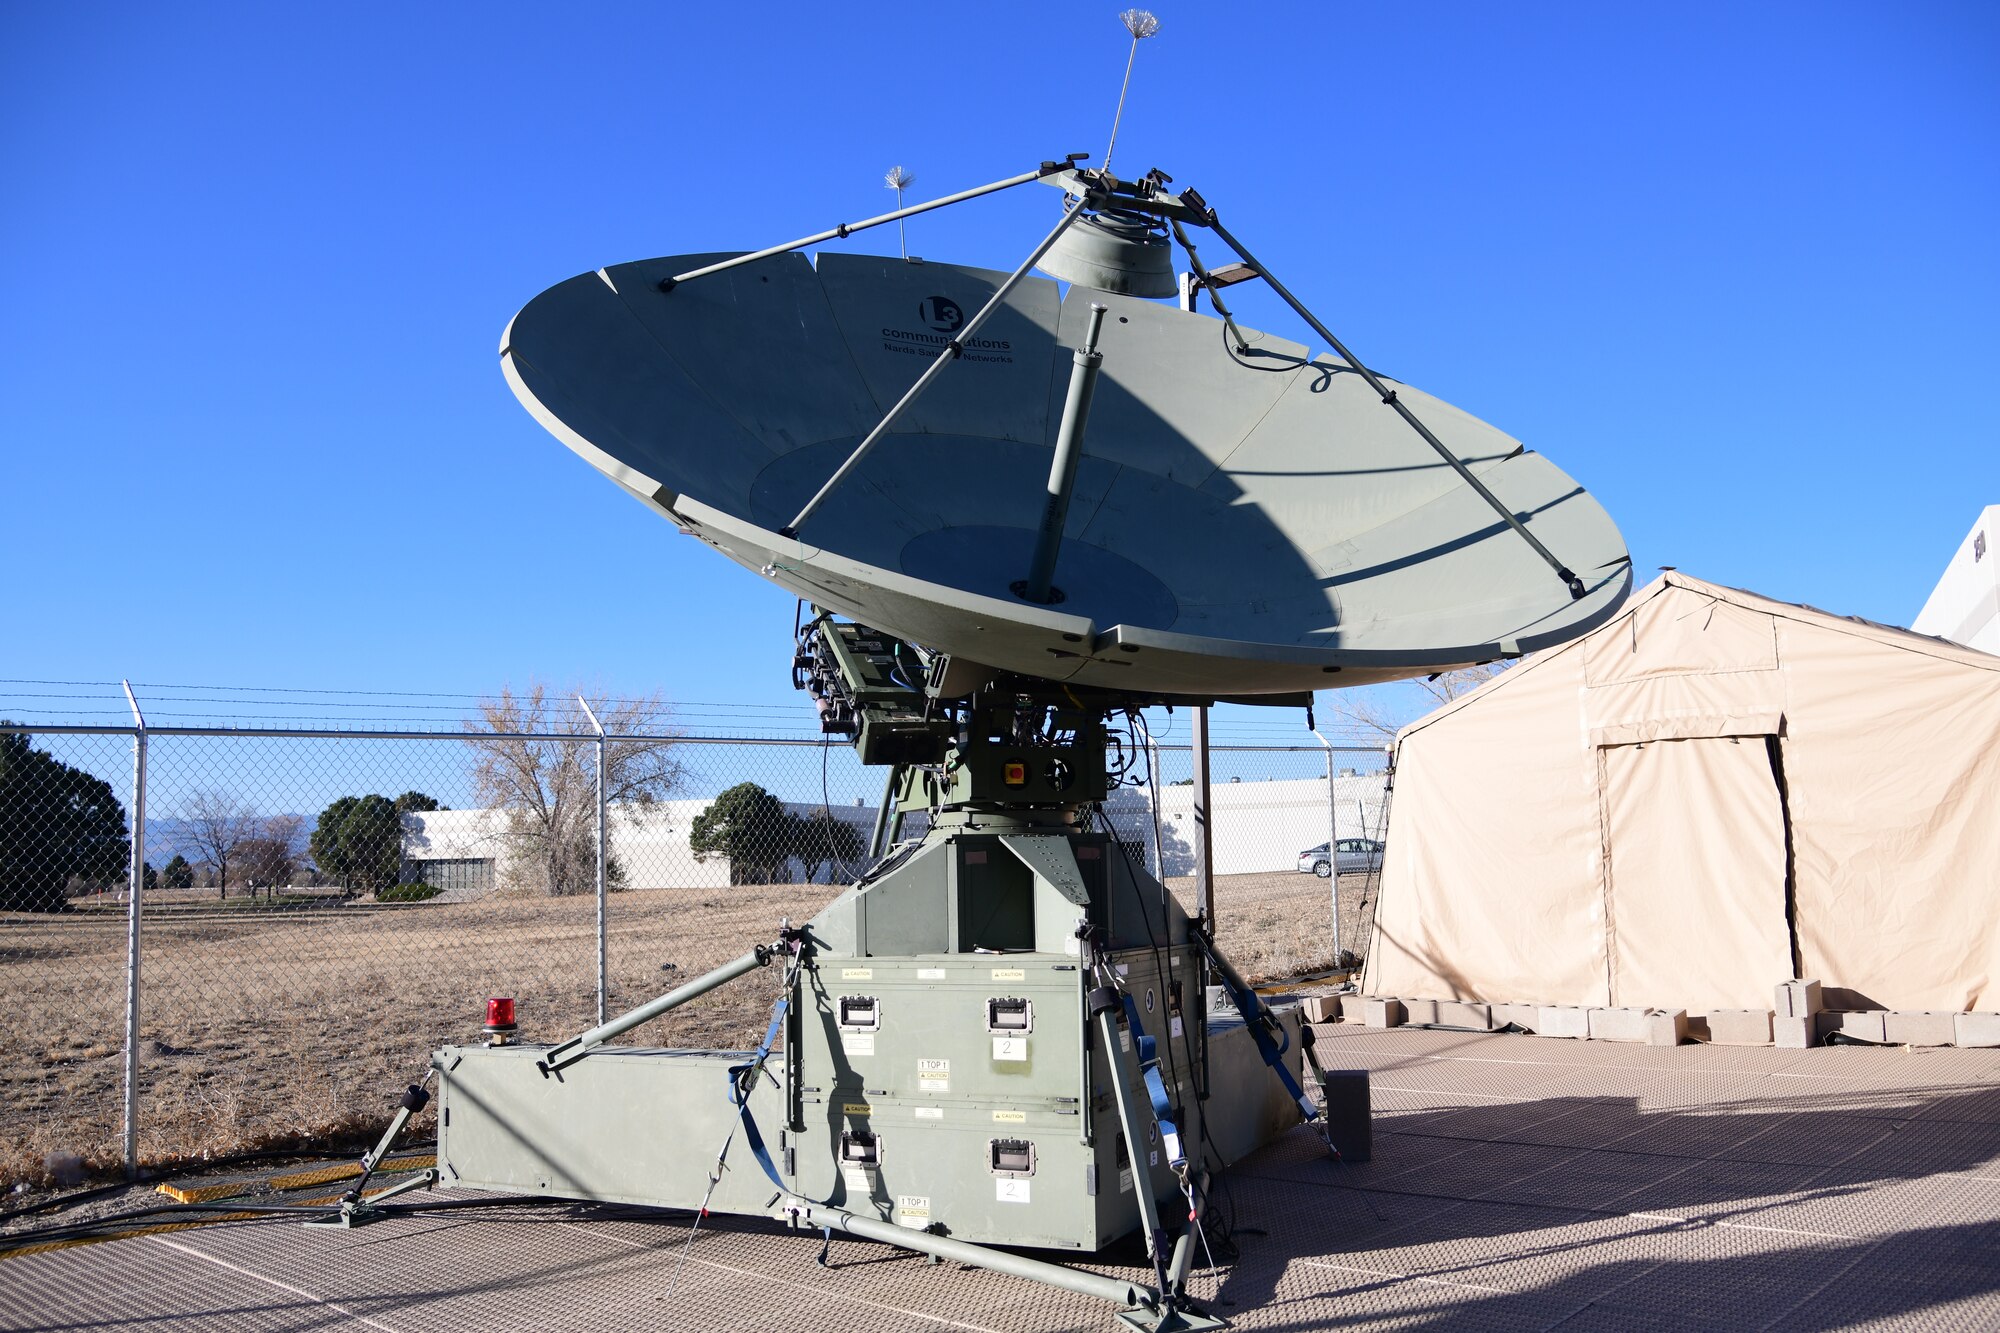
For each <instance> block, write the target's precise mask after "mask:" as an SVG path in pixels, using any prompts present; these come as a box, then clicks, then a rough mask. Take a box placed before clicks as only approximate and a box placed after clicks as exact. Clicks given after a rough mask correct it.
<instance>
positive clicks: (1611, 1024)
mask: <svg viewBox="0 0 2000 1333" xmlns="http://www.w3.org/2000/svg"><path fill="white" fill-rule="evenodd" d="M1589 1014H1590V1039H1591V1040H1592V1041H1644V1040H1646V1011H1645V1010H1644V1009H1592V1010H1590V1011H1589Z"/></svg>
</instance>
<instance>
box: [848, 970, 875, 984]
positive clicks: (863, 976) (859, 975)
mask: <svg viewBox="0 0 2000 1333" xmlns="http://www.w3.org/2000/svg"><path fill="white" fill-rule="evenodd" d="M840 979H841V980H842V981H873V980H874V979H875V969H874V968H872V967H843V968H841V969H840Z"/></svg>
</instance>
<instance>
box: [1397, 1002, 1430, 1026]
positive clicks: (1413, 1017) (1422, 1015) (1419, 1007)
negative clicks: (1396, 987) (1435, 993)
mask: <svg viewBox="0 0 2000 1333" xmlns="http://www.w3.org/2000/svg"><path fill="white" fill-rule="evenodd" d="M1403 1021H1404V1022H1405V1023H1435V1022H1437V1021H1438V1002H1437V1001H1436V1000H1405V1001H1403Z"/></svg>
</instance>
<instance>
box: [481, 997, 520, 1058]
mask: <svg viewBox="0 0 2000 1333" xmlns="http://www.w3.org/2000/svg"><path fill="white" fill-rule="evenodd" d="M513 1039H514V1001H513V999H512V998H511V997H507V996H497V995H496V996H494V997H493V998H492V999H490V1000H488V1001H487V1002H486V1044H487V1045H488V1046H505V1045H506V1044H507V1043H508V1042H510V1041H512V1040H513Z"/></svg>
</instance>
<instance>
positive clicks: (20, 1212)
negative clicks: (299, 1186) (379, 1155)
mask: <svg viewBox="0 0 2000 1333" xmlns="http://www.w3.org/2000/svg"><path fill="white" fill-rule="evenodd" d="M436 1146H437V1140H436V1139H422V1140H419V1141H417V1142H413V1143H406V1144H404V1145H403V1149H402V1150H403V1151H404V1152H409V1151H411V1150H412V1149H416V1148H435V1147H436ZM319 1155H321V1154H317V1153H314V1152H313V1151H312V1150H311V1149H309V1148H258V1149H255V1150H253V1151H250V1152H239V1153H230V1154H228V1155H227V1156H224V1157H211V1158H209V1159H207V1160H206V1161H202V1162H198V1163H189V1164H187V1165H185V1166H180V1167H170V1168H167V1169H166V1170H163V1171H158V1172H154V1171H146V1172H142V1173H141V1174H140V1175H139V1176H138V1178H137V1179H134V1180H125V1181H120V1182H118V1183H117V1184H115V1185H97V1186H93V1187H92V1188H90V1189H87V1190H78V1191H77V1192H76V1193H74V1194H64V1195H59V1196H58V1197H56V1198H53V1199H43V1200H41V1201H40V1202H39V1203H29V1204H23V1205H21V1206H20V1207H18V1208H9V1209H7V1210H5V1211H4V1212H0V1222H11V1221H13V1220H14V1219H15V1218H17V1217H27V1216H29V1215H31V1214H33V1213H47V1212H54V1211H57V1210H59V1209H63V1208H70V1207H73V1206H75V1205H77V1204H80V1203H89V1202H90V1201H91V1200H92V1199H102V1198H105V1197H106V1196H108V1195H112V1194H116V1193H118V1192H119V1191H120V1190H128V1189H131V1188H132V1187H133V1186H134V1185H143V1184H152V1183H156V1182H161V1181H168V1180H179V1179H183V1178H185V1177H187V1176H192V1175H200V1174H202V1173H205V1172H208V1171H212V1170H214V1169H215V1168H216V1167H221V1166H237V1165H240V1164H242V1163H244V1162H276V1161H286V1160H304V1159H306V1158H311V1157H315V1156H319Z"/></svg>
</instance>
